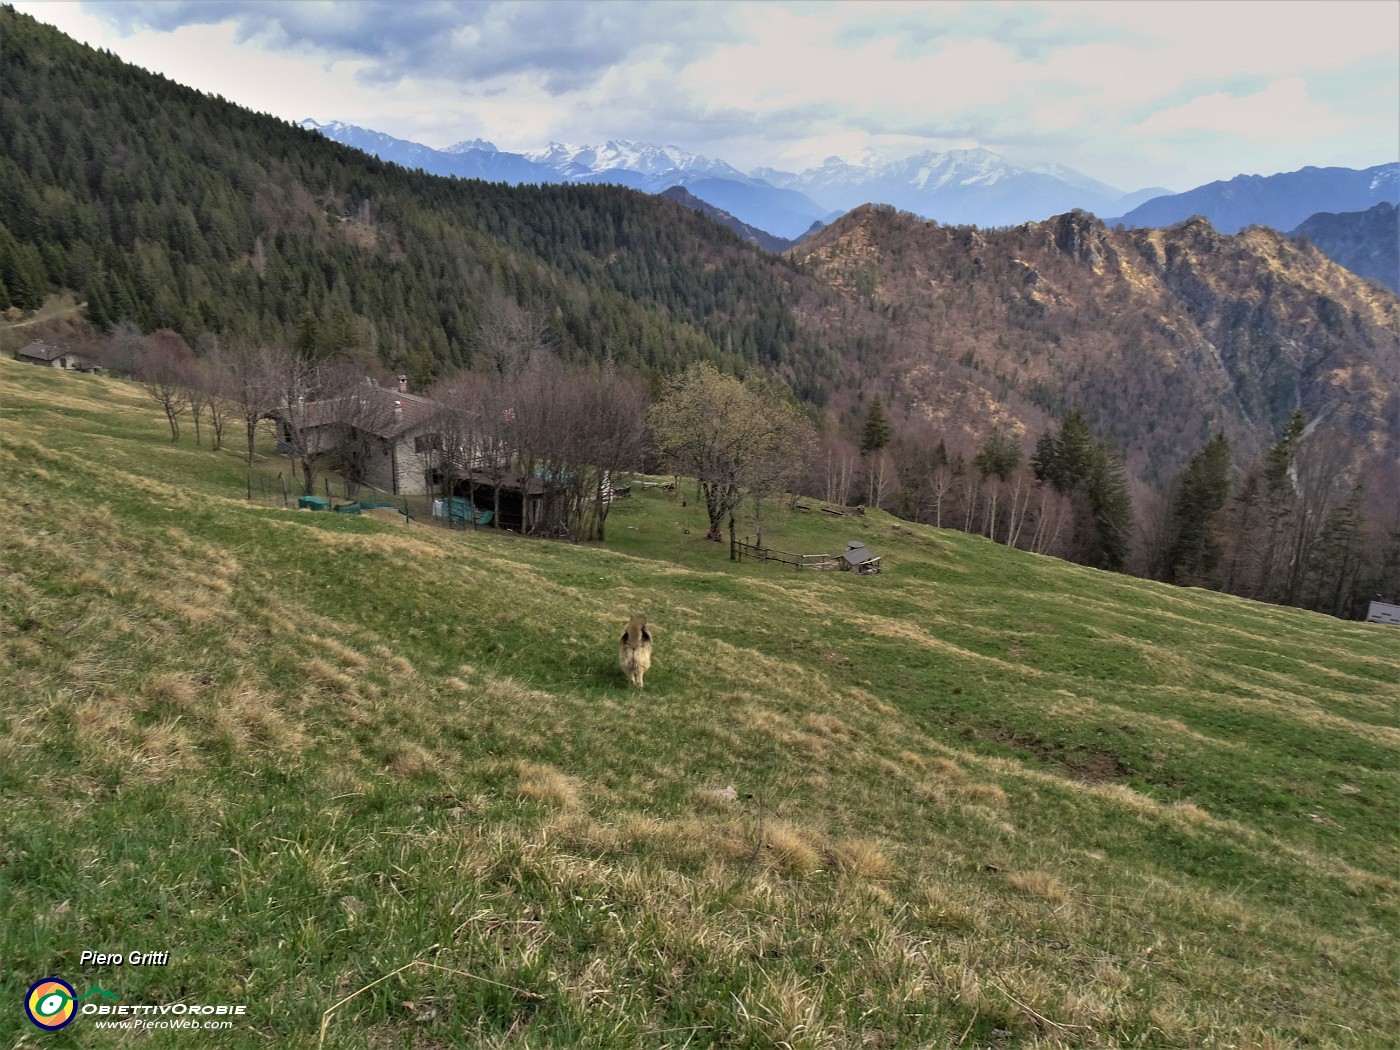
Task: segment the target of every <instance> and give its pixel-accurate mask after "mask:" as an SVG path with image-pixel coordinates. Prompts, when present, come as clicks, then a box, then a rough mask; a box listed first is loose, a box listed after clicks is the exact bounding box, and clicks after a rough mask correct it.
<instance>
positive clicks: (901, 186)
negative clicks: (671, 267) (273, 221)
mask: <svg viewBox="0 0 1400 1050" xmlns="http://www.w3.org/2000/svg"><path fill="white" fill-rule="evenodd" d="M302 127H305V128H309V129H311V130H314V131H319V132H320V133H321V134H323V135H325V136H326V137H327V138H331V139H334V140H335V141H337V142H340V143H343V144H344V145H347V146H353V147H355V148H356V149H361V150H364V151H365V152H367V153H372V154H374V155H375V156H377V157H379V158H380V159H381V160H387V161H393V162H394V163H396V164H402V165H404V166H405V167H410V168H421V169H422V170H424V171H427V172H430V173H432V174H436V175H457V176H459V177H462V178H481V179H488V180H491V181H500V182H509V183H513V184H517V185H518V184H521V183H557V182H608V183H616V184H619V185H623V186H628V187H631V188H632V189H636V190H642V191H644V192H647V193H660V192H662V191H663V190H667V189H670V188H671V187H673V186H684V187H685V188H686V189H687V190H688V191H689V192H690V193H691V194H692V195H694V196H695V197H696V198H698V199H699V200H702V201H705V202H706V203H707V204H711V205H714V206H715V207H716V208H720V209H722V210H723V211H726V212H728V213H729V214H730V215H732V216H734V217H735V218H736V219H737V220H739V221H740V222H741V223H744V224H746V225H748V226H752V227H755V228H756V229H759V230H762V231H764V232H766V233H769V234H772V235H775V236H777V237H780V238H782V239H785V240H798V239H800V238H802V237H803V236H805V235H806V234H808V233H809V232H811V231H812V230H813V229H814V228H820V227H821V226H823V225H825V224H826V223H828V222H830V221H831V220H832V219H834V218H836V217H837V216H838V215H840V214H842V213H843V212H846V211H849V210H850V209H851V208H854V207H856V206H858V205H860V204H865V203H870V202H876V203H882V204H892V205H894V206H895V207H897V208H901V209H903V210H905V211H911V212H914V213H915V214H917V215H921V216H923V217H925V218H930V219H935V220H937V221H938V222H940V223H944V224H969V225H976V226H1006V225H1012V224H1015V223H1019V222H1027V221H1032V220H1038V219H1044V218H1047V217H1048V216H1050V215H1054V214H1058V213H1060V212H1063V211H1067V210H1069V209H1072V208H1081V209H1084V210H1086V211H1092V212H1094V213H1096V214H1108V213H1110V212H1123V211H1125V210H1128V209H1130V208H1133V207H1135V206H1136V205H1138V204H1139V203H1141V202H1142V201H1144V200H1147V199H1148V198H1152V197H1158V196H1161V195H1162V194H1166V193H1169V191H1168V190H1165V189H1162V188H1160V187H1155V188H1152V189H1146V190H1139V191H1137V192H1135V193H1130V194H1124V193H1123V192H1122V191H1121V190H1118V189H1115V188H1113V187H1112V186H1108V185H1106V184H1104V183H1102V182H1098V181H1097V180H1095V179H1091V178H1089V177H1088V176H1087V175H1084V174H1082V173H1080V172H1077V171H1075V170H1073V169H1072V168H1067V167H1064V166H1063V165H1054V164H1039V165H1021V164H1016V163H1014V162H1012V161H1010V160H1007V159H1006V158H1005V157H1002V156H999V155H998V154H995V153H992V152H990V151H988V150H984V149H970V150H950V151H948V152H943V153H940V152H936V151H929V152H925V153H920V154H917V155H915V156H912V157H906V158H904V159H902V160H895V161H880V160H876V159H874V158H871V159H869V160H867V161H866V162H864V163H862V164H849V163H847V162H845V161H843V160H841V159H840V158H838V157H832V158H829V159H828V160H827V162H826V163H825V164H823V165H822V166H821V167H820V168H812V169H809V170H807V171H803V172H785V171H778V170H776V169H773V168H758V169H755V170H754V171H752V172H749V173H747V174H745V173H744V172H742V171H740V170H739V169H738V168H736V167H734V166H733V165H731V164H729V163H727V162H725V161H723V160H719V159H710V158H708V157H704V156H700V155H697V154H694V153H690V152H688V151H686V150H683V149H680V148H678V147H676V146H656V145H650V144H647V143H638V142H631V141H628V140H625V139H616V140H612V141H609V142H607V143H604V144H603V145H600V146H569V145H564V144H562V143H557V142H552V143H550V144H549V145H548V146H546V147H544V148H543V149H538V150H531V151H529V152H527V153H505V152H502V151H500V150H498V149H496V147H495V146H494V145H492V144H491V143H489V142H485V141H483V140H481V139H474V140H472V141H470V142H463V143H458V144H457V145H455V146H450V147H448V148H447V149H445V150H434V149H430V148H429V147H427V146H423V145H420V144H419V143H416V142H408V141H405V140H403V139H396V138H393V137H392V136H389V135H385V134H382V133H381V132H377V131H370V130H368V129H366V128H360V127H356V126H354V125H352V124H344V123H341V122H339V121H333V122H331V123H329V124H319V123H317V122H316V121H314V120H304V121H302Z"/></svg>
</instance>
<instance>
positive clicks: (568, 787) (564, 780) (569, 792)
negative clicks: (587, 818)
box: [515, 761, 583, 809]
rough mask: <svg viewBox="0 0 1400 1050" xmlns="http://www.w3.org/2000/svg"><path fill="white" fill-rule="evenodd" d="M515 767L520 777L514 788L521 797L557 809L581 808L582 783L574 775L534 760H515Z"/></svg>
mask: <svg viewBox="0 0 1400 1050" xmlns="http://www.w3.org/2000/svg"><path fill="white" fill-rule="evenodd" d="M515 769H516V773H517V775H518V776H519V777H520V782H519V784H518V786H517V788H516V790H517V791H518V792H519V794H520V795H521V796H522V797H523V798H528V799H533V800H534V801H536V802H542V803H544V804H545V805H547V806H555V807H557V808H559V809H582V808H583V785H582V783H581V782H580V781H579V780H578V779H577V778H576V777H571V776H569V775H568V774H567V773H564V772H561V771H560V770H558V769H555V768H554V767H553V766H551V765H545V764H541V763H535V762H526V761H520V762H517V763H516V766H515Z"/></svg>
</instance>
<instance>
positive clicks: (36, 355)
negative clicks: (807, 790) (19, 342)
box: [19, 339, 74, 361]
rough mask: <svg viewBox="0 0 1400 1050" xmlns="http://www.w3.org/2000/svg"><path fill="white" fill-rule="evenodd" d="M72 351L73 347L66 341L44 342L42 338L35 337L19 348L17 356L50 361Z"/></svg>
mask: <svg viewBox="0 0 1400 1050" xmlns="http://www.w3.org/2000/svg"><path fill="white" fill-rule="evenodd" d="M73 352H74V351H73V348H72V347H70V346H68V345H67V344H66V343H46V342H44V341H43V340H42V339H36V340H34V342H32V343H30V344H29V345H28V346H26V347H24V348H23V349H22V350H20V352H19V356H20V357H28V358H32V359H33V360H35V361H52V360H54V359H55V358H58V357H62V356H64V355H65V354H71V353H73Z"/></svg>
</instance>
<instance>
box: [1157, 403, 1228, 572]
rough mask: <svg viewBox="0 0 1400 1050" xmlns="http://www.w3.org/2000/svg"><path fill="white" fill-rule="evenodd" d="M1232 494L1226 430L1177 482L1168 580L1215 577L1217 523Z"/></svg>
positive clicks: (1217, 539)
mask: <svg viewBox="0 0 1400 1050" xmlns="http://www.w3.org/2000/svg"><path fill="white" fill-rule="evenodd" d="M1229 495H1230V442H1229V441H1228V440H1227V439H1226V437H1225V434H1224V432H1223V431H1222V432H1221V433H1218V434H1216V435H1215V437H1213V438H1212V439H1211V440H1210V441H1209V442H1208V443H1207V444H1206V446H1205V448H1203V449H1201V451H1200V452H1198V453H1196V455H1195V457H1194V458H1193V459H1192V460H1191V463H1190V465H1188V466H1187V468H1186V469H1185V470H1184V471H1182V473H1181V477H1180V478H1179V479H1178V481H1177V484H1176V495H1175V498H1174V499H1173V501H1172V517H1171V532H1172V536H1173V540H1172V545H1171V548H1170V550H1169V551H1168V554H1167V565H1166V578H1167V581H1168V582H1170V583H1197V584H1199V583H1204V582H1206V581H1208V580H1210V579H1211V578H1212V576H1213V575H1214V573H1215V569H1216V567H1217V565H1218V564H1219V562H1220V541H1219V538H1218V536H1217V535H1216V529H1217V523H1218V520H1219V517H1220V513H1221V511H1222V510H1224V508H1225V502H1226V500H1227V499H1228V498H1229Z"/></svg>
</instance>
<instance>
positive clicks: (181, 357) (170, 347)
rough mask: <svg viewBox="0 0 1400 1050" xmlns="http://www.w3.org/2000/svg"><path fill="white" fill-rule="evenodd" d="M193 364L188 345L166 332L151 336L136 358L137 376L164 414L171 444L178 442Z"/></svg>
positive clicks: (176, 335) (158, 332)
mask: <svg viewBox="0 0 1400 1050" xmlns="http://www.w3.org/2000/svg"><path fill="white" fill-rule="evenodd" d="M193 362H194V355H193V354H192V353H191V352H190V348H189V346H188V344H186V342H185V341H184V340H183V339H182V338H180V336H179V335H178V334H176V333H175V332H172V331H170V330H168V329H161V330H160V331H157V332H155V333H153V334H152V335H151V336H150V337H149V338H148V339H147V340H146V342H145V345H144V346H143V347H142V348H141V351H140V353H139V356H138V357H137V359H136V375H137V377H138V378H139V379H140V381H141V385H142V386H144V387H145V388H146V393H148V394H150V395H151V397H152V398H153V399H154V400H155V401H156V403H157V404H159V405H160V407H161V410H162V411H163V412H164V413H165V421H166V422H167V423H168V424H169V425H170V440H171V441H179V440H180V417H181V416H182V415H184V414H185V412H186V410H187V409H188V408H189V391H190V373H191V366H192V365H193Z"/></svg>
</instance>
